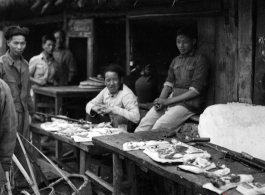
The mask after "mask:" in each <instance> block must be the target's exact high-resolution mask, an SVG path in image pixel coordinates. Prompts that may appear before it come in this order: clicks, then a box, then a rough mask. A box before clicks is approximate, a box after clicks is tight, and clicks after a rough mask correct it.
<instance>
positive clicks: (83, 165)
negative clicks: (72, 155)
mask: <svg viewBox="0 0 265 195" xmlns="http://www.w3.org/2000/svg"><path fill="white" fill-rule="evenodd" d="M79 151H80V159H79V174H81V175H84V174H85V172H86V152H85V151H84V150H79Z"/></svg>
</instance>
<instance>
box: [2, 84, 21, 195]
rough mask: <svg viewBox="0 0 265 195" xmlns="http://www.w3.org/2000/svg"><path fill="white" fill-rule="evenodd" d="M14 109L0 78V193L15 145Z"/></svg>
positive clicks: (10, 97)
mask: <svg viewBox="0 0 265 195" xmlns="http://www.w3.org/2000/svg"><path fill="white" fill-rule="evenodd" d="M16 117H17V116H16V110H15V106H14V103H13V99H12V95H11V92H10V89H9V87H8V85H7V84H6V83H5V82H4V81H3V80H2V79H0V189H1V190H0V193H1V191H2V190H3V187H4V186H3V185H4V183H6V182H7V180H6V175H5V172H9V171H10V167H11V158H12V155H13V153H14V149H15V145H16V132H17V120H16Z"/></svg>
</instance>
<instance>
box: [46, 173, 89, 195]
mask: <svg viewBox="0 0 265 195" xmlns="http://www.w3.org/2000/svg"><path fill="white" fill-rule="evenodd" d="M67 178H68V179H69V180H70V181H71V182H72V183H73V184H74V186H75V187H76V188H77V189H78V191H79V193H80V195H92V188H91V184H90V181H89V180H88V178H87V177H86V176H85V175H79V174H71V175H69V176H67ZM49 186H50V187H53V188H54V190H55V194H56V195H75V194H76V193H75V192H74V191H73V189H72V188H71V187H70V186H69V184H68V183H67V182H66V181H65V179H64V178H60V179H58V180H57V181H55V182H53V183H51V184H50V185H49Z"/></svg>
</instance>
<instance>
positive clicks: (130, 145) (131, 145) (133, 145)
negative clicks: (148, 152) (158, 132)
mask: <svg viewBox="0 0 265 195" xmlns="http://www.w3.org/2000/svg"><path fill="white" fill-rule="evenodd" d="M158 144H169V142H168V141H156V140H150V141H141V142H126V143H124V144H123V146H122V147H123V151H131V150H144V149H145V148H146V147H147V146H153V145H158Z"/></svg>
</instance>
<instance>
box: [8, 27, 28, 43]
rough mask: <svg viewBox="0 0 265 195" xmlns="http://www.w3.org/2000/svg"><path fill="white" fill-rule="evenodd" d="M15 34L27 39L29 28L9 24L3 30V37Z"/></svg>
mask: <svg viewBox="0 0 265 195" xmlns="http://www.w3.org/2000/svg"><path fill="white" fill-rule="evenodd" d="M15 35H22V36H24V37H25V38H26V39H27V38H28V36H29V29H28V28H26V27H22V28H21V27H20V26H10V27H8V29H7V30H6V32H5V39H6V40H8V39H10V37H12V36H15Z"/></svg>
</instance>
